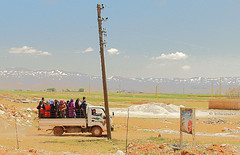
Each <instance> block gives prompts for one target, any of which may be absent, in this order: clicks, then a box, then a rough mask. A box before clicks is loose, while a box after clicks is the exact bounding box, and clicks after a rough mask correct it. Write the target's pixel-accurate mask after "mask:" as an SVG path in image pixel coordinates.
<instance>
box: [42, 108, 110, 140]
mask: <svg viewBox="0 0 240 155" xmlns="http://www.w3.org/2000/svg"><path fill="white" fill-rule="evenodd" d="M93 111H94V113H93ZM86 116H87V117H86V118H39V130H53V133H54V135H56V136H60V135H62V134H63V133H79V132H82V133H83V132H91V133H92V136H95V137H99V136H102V132H104V131H106V130H107V127H106V115H105V108H104V107H102V106H88V107H87V110H86ZM110 124H111V130H112V131H113V129H114V126H113V121H112V118H111V117H110Z"/></svg>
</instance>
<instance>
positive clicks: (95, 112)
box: [88, 108, 106, 130]
mask: <svg viewBox="0 0 240 155" xmlns="http://www.w3.org/2000/svg"><path fill="white" fill-rule="evenodd" d="M89 112H90V115H91V117H90V118H91V120H90V122H89V124H88V125H89V126H100V127H101V128H102V129H103V130H106V119H105V118H106V116H105V112H104V110H103V109H102V108H92V109H91V110H90V111H89Z"/></svg>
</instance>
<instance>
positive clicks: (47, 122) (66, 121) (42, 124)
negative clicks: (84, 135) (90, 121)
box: [39, 118, 86, 130]
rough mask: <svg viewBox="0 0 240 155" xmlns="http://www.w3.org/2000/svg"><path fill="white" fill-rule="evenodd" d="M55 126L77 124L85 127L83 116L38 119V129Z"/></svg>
mask: <svg viewBox="0 0 240 155" xmlns="http://www.w3.org/2000/svg"><path fill="white" fill-rule="evenodd" d="M55 126H78V127H82V128H86V119H85V118H44V119H39V129H45V130H47V129H53V128H54V127H55Z"/></svg>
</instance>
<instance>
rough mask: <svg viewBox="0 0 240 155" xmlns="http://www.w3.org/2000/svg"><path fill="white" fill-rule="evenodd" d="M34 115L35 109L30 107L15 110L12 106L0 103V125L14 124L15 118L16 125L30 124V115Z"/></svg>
mask: <svg viewBox="0 0 240 155" xmlns="http://www.w3.org/2000/svg"><path fill="white" fill-rule="evenodd" d="M34 113H35V114H34ZM35 115H36V111H33V110H32V109H30V108H28V109H26V110H25V111H22V112H19V111H16V110H15V108H14V107H13V106H8V105H4V104H0V120H1V121H0V125H1V126H3V127H5V128H7V127H8V126H11V125H13V124H15V119H16V122H17V125H20V126H26V125H31V124H32V123H31V120H32V117H35Z"/></svg>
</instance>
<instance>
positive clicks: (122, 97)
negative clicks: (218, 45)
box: [0, 91, 211, 109]
mask: <svg viewBox="0 0 240 155" xmlns="http://www.w3.org/2000/svg"><path fill="white" fill-rule="evenodd" d="M0 94H3V95H12V96H14V97H15V98H16V97H18V98H33V97H38V98H41V97H45V99H46V100H49V99H64V100H70V99H71V98H73V99H77V98H80V99H81V98H82V97H83V96H86V97H87V102H88V103H90V104H92V105H103V103H104V102H103V101H104V99H103V94H102V93H99V92H97V93H88V92H40V91H0ZM108 97H109V106H110V107H129V106H131V105H136V104H143V103H149V102H163V103H166V104H174V105H184V106H186V107H195V108H204V109H205V108H208V100H209V99H211V96H210V95H204V94H201V95H198V94H195V95H193V94H163V93H162V94H158V95H156V94H151V93H149V94H148V93H120V94H118V93H109V94H108Z"/></svg>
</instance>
